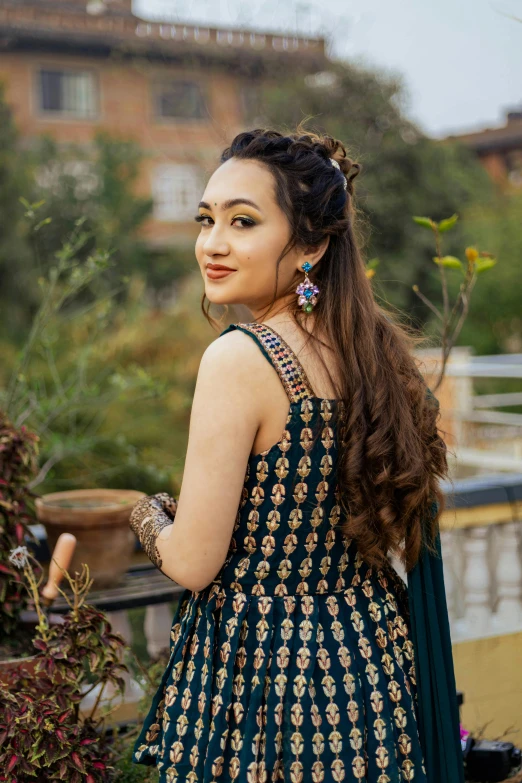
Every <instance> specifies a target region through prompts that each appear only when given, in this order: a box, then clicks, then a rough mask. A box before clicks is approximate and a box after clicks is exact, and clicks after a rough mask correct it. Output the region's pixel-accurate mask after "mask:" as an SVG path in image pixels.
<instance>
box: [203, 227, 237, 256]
mask: <svg viewBox="0 0 522 783" xmlns="http://www.w3.org/2000/svg"><path fill="white" fill-rule="evenodd" d="M203 250H204V252H205V253H206V255H207V256H213V255H222V256H224V255H227V254H228V252H229V250H230V247H229V243H228V240H227V239H226V238H225V237H224V236H223V231H222V229H220V228H219V227H218V226H212V228H211V229H210V231H209V232H208V233H207V234H206V236H205V241H204V243H203Z"/></svg>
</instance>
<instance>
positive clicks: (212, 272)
mask: <svg viewBox="0 0 522 783" xmlns="http://www.w3.org/2000/svg"><path fill="white" fill-rule="evenodd" d="M235 271H236V270H235V269H211V268H210V267H209V266H208V267H207V277H210V279H211V280H219V279H220V278H222V277H227V276H228V275H231V274H232V272H235Z"/></svg>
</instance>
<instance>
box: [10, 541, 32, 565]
mask: <svg viewBox="0 0 522 783" xmlns="http://www.w3.org/2000/svg"><path fill="white" fill-rule="evenodd" d="M28 555H29V550H28V549H27V547H26V546H17V547H16V549H11V554H10V555H9V561H10V562H11V563H12V564H13V565H14V566H16V567H17V568H25V566H26V565H27V563H28V560H27V557H28Z"/></svg>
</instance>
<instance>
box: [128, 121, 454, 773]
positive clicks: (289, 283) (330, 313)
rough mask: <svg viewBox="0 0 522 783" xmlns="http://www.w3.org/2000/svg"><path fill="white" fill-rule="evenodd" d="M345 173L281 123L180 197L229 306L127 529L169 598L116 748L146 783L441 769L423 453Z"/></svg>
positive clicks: (446, 759) (427, 466) (400, 342)
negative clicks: (162, 643)
mask: <svg viewBox="0 0 522 783" xmlns="http://www.w3.org/2000/svg"><path fill="white" fill-rule="evenodd" d="M359 168H360V167H359V166H358V164H355V163H353V162H352V161H351V160H350V159H349V158H348V157H347V156H346V149H345V147H344V146H343V145H342V144H341V142H339V141H337V140H335V139H333V138H332V137H330V136H326V135H325V136H320V135H317V134H315V133H312V132H307V131H305V130H304V129H303V126H302V125H301V126H299V127H298V129H297V130H296V132H295V133H292V134H288V135H282V134H280V133H279V132H277V131H273V130H266V129H258V130H253V131H249V132H245V133H240V134H239V135H238V136H236V138H235V139H234V140H233V141H232V144H231V145H230V147H228V148H227V149H225V150H224V152H223V154H222V156H221V163H220V166H219V167H218V168H217V170H216V171H215V172H214V173H213V175H212V176H211V177H210V180H209V182H208V184H207V187H206V189H205V193H204V195H203V200H202V201H201V203H200V204H199V214H198V215H197V216H196V220H197V221H198V222H199V223H200V226H201V230H200V234H199V236H198V239H197V241H196V257H197V260H198V264H199V266H200V269H201V273H202V276H203V279H204V283H205V295H206V297H208V300H209V302H210V303H214V304H216V305H235V304H241V305H245V306H246V307H248V308H249V311H250V313H251V314H252V316H251V318H250V320H248V321H245V322H244V323H236V324H232V325H231V326H229V327H228V328H226V329H225V330H224V331H223V332H222V333H221V335H220V337H219V339H217V340H215V341H214V342H213V343H212V344H211V345H210V346H209V347H208V348H207V350H206V351H205V353H204V355H203V358H202V361H201V365H200V368H199V374H198V379H197V384H196V389H195V393H194V400H193V406H192V414H191V421H190V431H189V441H188V449H187V455H186V462H185V469H184V475H183V483H182V487H181V491H180V495H179V498H178V500H177V501H176V500H174V499H173V498H170V497H169V496H168V495H167V494H165V493H162V494H159V495H156V496H151V497H147V498H144V499H143V500H142V501H140V502H139V503H138V504H137V505H136V507H135V509H134V511H133V515H132V519H131V526H132V528H133V529H134V530H135V532H136V533H137V535H138V537H139V539H140V541H141V543H142V545H143V547H144V549H145V551H146V552H147V554H148V555H149V557H150V558H151V560H152V561H153V562H154V563H155V564H156V565H157V567H158V568H160V569H161V570H162V571H163V572H164V573H165V574H166V575H167V576H169V577H170V578H171V579H173V580H175V581H176V582H178V583H180V584H181V585H182V586H183V587H185V592H184V593H183V595H182V597H181V599H180V603H179V606H178V609H177V611H176V615H175V617H174V621H173V625H172V631H171V645H170V659H169V663H168V665H167V668H166V670H165V673H164V676H163V679H162V682H161V685H160V687H159V689H158V691H157V693H156V695H155V697H154V699H153V703H152V706H151V708H150V712H149V714H148V716H147V718H146V720H145V725H144V726H143V729H142V732H141V734H140V737H139V738H138V740H137V742H136V746H135V751H134V757H133V759H134V761H135V762H137V763H141V764H148V765H156V766H157V768H158V770H159V772H160V781H162V782H163V781H168V782H169V783H174V781H176V782H179V781H191V782H192V783H198V782H201V783H213V782H214V781H219V782H221V781H232V780H236V781H241V782H243V781H244V782H245V783H258V782H259V783H271V782H272V781H279V780H284V781H289V782H292V783H294V782H297V781H313V782H315V781H317V783H319V782H320V781H324V783H329V782H330V781H348V780H354V781H366V783H389V781H392V782H393V783H399V781H415V782H416V783H426V782H427V783H461V781H463V771H462V754H461V751H460V741H459V726H458V709H457V706H456V694H455V680H454V673H453V662H452V658H451V646H450V640H449V628H448V620H447V610H446V601H445V593H444V583H443V578H442V564H441V560H440V538H439V534H438V518H439V517H440V513H441V510H442V504H443V494H442V491H441V489H440V487H439V486H438V480H439V479H440V478H442V477H443V476H445V475H446V473H447V463H446V451H445V445H444V442H443V440H442V438H441V437H440V435H439V432H438V428H437V424H436V421H437V417H438V415H439V411H438V406H437V401H436V400H435V398H434V397H433V395H431V394H430V393H429V391H428V390H427V389H426V386H425V384H424V381H423V379H422V376H421V374H420V372H419V370H418V369H417V367H416V364H415V361H414V358H413V355H412V352H411V347H412V345H413V344H414V338H413V336H412V335H411V334H410V333H409V332H407V331H406V330H405V329H404V328H403V327H401V326H399V324H398V323H397V322H396V321H394V319H393V317H392V315H391V314H390V313H386V312H385V311H384V310H383V309H382V308H381V307H380V306H378V305H377V304H376V302H375V300H374V297H373V294H372V289H371V285H370V281H369V279H368V277H367V275H366V273H365V267H364V264H363V261H362V259H361V255H360V253H359V251H358V248H357V242H356V236H355V232H354V214H355V212H354V206H353V180H354V178H355V176H356V175H357V173H358V171H359ZM303 273H304V274H303ZM204 302H205V296H204V298H203V311H204V313H205V315H206V316H207V317H208V309H207V310H205V307H204ZM390 554H395V555H396V556H397V557H400V558H401V559H402V562H403V565H404V568H405V570H406V571H407V572H408V588H407V589H406V586H405V584H404V582H403V581H402V580H401V579H400V578H399V576H398V575H397V573H396V572H395V571H394V569H393V568H392V567H391V564H390V560H389V559H388V555H390Z"/></svg>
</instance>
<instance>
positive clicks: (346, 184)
mask: <svg viewBox="0 0 522 783" xmlns="http://www.w3.org/2000/svg"><path fill="white" fill-rule="evenodd" d="M330 163H331V164H332V166H336V167H337V168H338V169H339V171H341V167H340V166H339V163H338V162H337V161H336V160H334V159H333V158H330ZM341 174H343V172H342V171H341ZM343 177H344V189H345V190H346V188H347V187H348V182H347V180H346V177H345V176H344V174H343Z"/></svg>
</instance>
